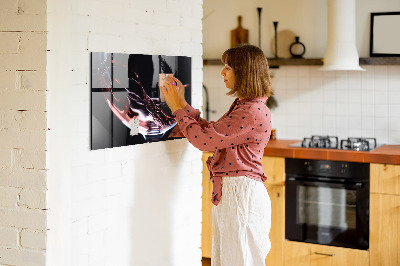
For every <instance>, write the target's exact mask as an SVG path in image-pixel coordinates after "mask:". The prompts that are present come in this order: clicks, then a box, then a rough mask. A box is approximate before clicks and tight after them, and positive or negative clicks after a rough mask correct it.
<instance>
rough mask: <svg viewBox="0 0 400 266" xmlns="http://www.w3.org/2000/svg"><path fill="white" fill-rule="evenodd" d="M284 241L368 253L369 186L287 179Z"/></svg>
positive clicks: (366, 184) (294, 178)
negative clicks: (346, 248)
mask: <svg viewBox="0 0 400 266" xmlns="http://www.w3.org/2000/svg"><path fill="white" fill-rule="evenodd" d="M285 214H286V223H285V230H286V239H288V240H293V241H301V242H308V243H316V244H322V245H331V246H339V247H348V248H356V249H363V250H367V249H368V245H369V185H368V183H367V182H366V183H348V182H332V181H321V180H318V178H315V180H312V181H310V179H309V178H299V177H290V176H289V177H288V176H287V178H286V208H285Z"/></svg>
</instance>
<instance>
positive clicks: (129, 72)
mask: <svg viewBox="0 0 400 266" xmlns="http://www.w3.org/2000/svg"><path fill="white" fill-rule="evenodd" d="M168 75H171V76H174V77H176V78H177V79H179V80H180V81H181V82H182V84H183V85H184V87H185V99H186V101H187V102H188V103H189V104H191V86H190V85H191V58H190V57H186V56H166V55H146V54H124V53H102V52H93V53H91V149H92V150H97V149H104V148H112V147H120V146H127V145H134V144H143V143H149V142H157V141H164V140H167V139H175V138H181V137H183V135H182V134H181V133H180V132H179V130H178V129H177V123H176V121H175V119H174V118H173V115H172V113H171V110H170V109H169V108H168V106H167V104H166V102H165V99H164V97H163V95H162V92H161V90H160V84H162V83H163V82H164V80H165V78H166V76H168Z"/></svg>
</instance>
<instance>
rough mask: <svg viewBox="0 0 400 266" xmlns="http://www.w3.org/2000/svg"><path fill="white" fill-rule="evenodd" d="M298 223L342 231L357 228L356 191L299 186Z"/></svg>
mask: <svg viewBox="0 0 400 266" xmlns="http://www.w3.org/2000/svg"><path fill="white" fill-rule="evenodd" d="M297 189H298V191H297V197H298V198H297V204H298V206H297V211H298V214H297V223H298V224H305V225H308V226H317V227H321V228H336V229H339V230H340V231H342V230H343V231H345V230H348V229H356V214H357V213H356V191H355V190H349V189H345V188H330V187H314V186H298V187H297Z"/></svg>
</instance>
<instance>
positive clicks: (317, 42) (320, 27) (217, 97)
mask: <svg viewBox="0 0 400 266" xmlns="http://www.w3.org/2000/svg"><path fill="white" fill-rule="evenodd" d="M356 4H357V6H356V10H357V14H356V25H357V30H356V34H357V47H358V51H359V54H360V56H361V57H368V56H369V29H370V23H369V20H370V15H369V13H370V12H384V11H399V10H400V2H399V1H397V0H384V1H379V3H378V2H377V1H373V0H367V1H366V0H357V1H356ZM228 7H232V8H231V9H229V8H228ZM257 7H262V8H263V11H262V14H263V15H262V16H263V17H262V23H263V25H262V29H264V30H263V32H262V33H261V34H262V46H261V47H262V49H263V51H264V53H265V54H266V55H267V57H268V56H273V53H272V50H271V46H270V45H271V43H272V42H273V26H272V21H274V20H277V21H279V26H278V31H279V30H287V29H289V30H291V31H293V32H294V33H296V35H299V36H300V38H301V41H302V42H303V43H304V44H305V45H306V48H307V52H306V54H305V57H308V58H311V57H314V58H315V57H317V58H322V57H323V55H324V52H325V47H326V37H327V33H326V28H327V19H326V15H327V1H319V0H307V1H291V0H284V1H279V2H277V1H270V0H268V1H252V2H243V1H236V0H235V1H229V3H228V1H222V0H221V1H210V0H205V1H204V19H203V34H204V43H203V46H204V58H205V59H207V58H220V56H221V54H222V53H223V51H224V50H226V49H227V48H229V45H230V35H229V34H230V33H229V32H230V30H231V29H234V28H235V27H236V26H237V24H236V23H237V22H236V21H237V20H236V18H237V16H238V15H242V16H243V27H245V28H247V29H249V30H250V41H249V42H250V43H252V44H255V45H257V44H258V14H257ZM264 11H265V12H264ZM215 25H218V27H216V26H215ZM281 25H282V26H281ZM216 36H220V37H219V38H217V37H216ZM278 52H279V49H278ZM364 67H365V68H366V70H367V71H366V72H351V71H339V72H321V71H320V70H319V67H317V66H286V67H285V66H281V67H280V68H279V69H273V70H272V71H271V73H272V75H273V76H274V78H273V89H274V91H275V97H276V99H277V101H278V104H279V107H278V108H277V109H275V110H273V111H272V124H273V127H274V128H276V129H277V136H278V138H281V139H285V138H286V139H287V138H290V139H301V138H303V137H308V136H311V135H313V134H323V135H328V134H329V135H337V136H339V138H347V137H360V136H361V137H376V138H377V140H378V142H380V143H382V144H399V143H400V127H399V125H400V117H399V114H400V100H399V99H400V97H399V96H400V95H399V89H400V78H399V77H400V66H374V65H368V66H364ZM221 68H222V65H221V66H205V67H204V70H203V71H204V84H205V85H206V86H207V87H208V90H209V92H210V109H211V110H214V111H216V112H215V113H212V114H211V115H210V119H211V120H216V119H218V118H219V117H220V116H221V115H222V114H223V113H224V112H225V111H226V110H227V108H228V107H229V105H230V104H231V102H232V100H233V99H232V98H231V97H227V96H225V95H224V94H225V93H226V88H225V86H224V83H223V79H222V77H221V76H220V74H219V73H220V71H221Z"/></svg>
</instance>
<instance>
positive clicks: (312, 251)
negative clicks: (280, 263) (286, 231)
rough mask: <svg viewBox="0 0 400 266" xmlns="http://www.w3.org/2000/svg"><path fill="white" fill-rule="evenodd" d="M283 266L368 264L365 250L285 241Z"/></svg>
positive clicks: (360, 265) (362, 265) (365, 265)
mask: <svg viewBox="0 0 400 266" xmlns="http://www.w3.org/2000/svg"><path fill="white" fill-rule="evenodd" d="M284 252H285V256H284V257H285V264H284V265H285V266H368V265H369V253H368V251H365V250H357V249H350V248H340V247H332V246H324V245H315V244H308V243H301V242H293V241H287V240H286V241H285V251H284Z"/></svg>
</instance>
